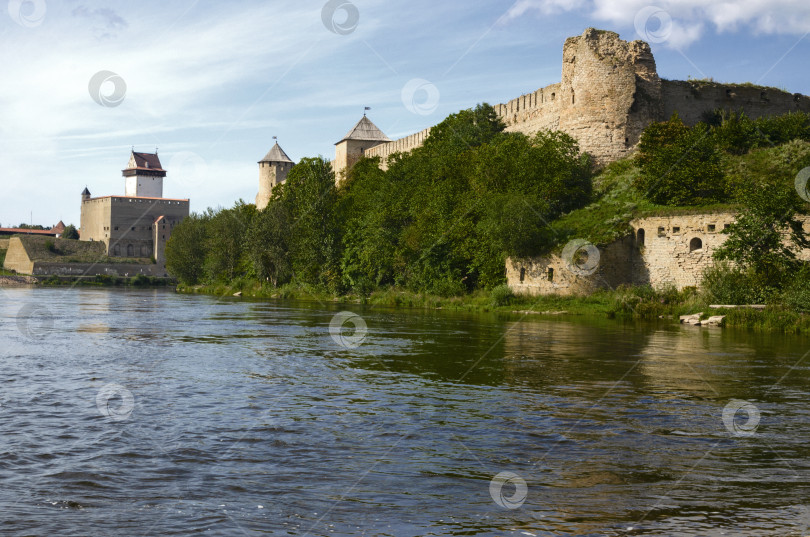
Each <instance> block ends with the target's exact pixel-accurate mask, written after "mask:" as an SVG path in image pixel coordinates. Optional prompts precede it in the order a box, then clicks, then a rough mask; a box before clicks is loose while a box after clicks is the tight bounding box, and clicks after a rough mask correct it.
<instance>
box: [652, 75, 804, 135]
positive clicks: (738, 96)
mask: <svg viewBox="0 0 810 537" xmlns="http://www.w3.org/2000/svg"><path fill="white" fill-rule="evenodd" d="M661 98H662V101H663V118H662V119H668V118H669V117H671V116H672V114H673V113H674V112H678V115H679V116H680V117H681V119H682V120H683V122H684V123H686V124H687V125H694V124H695V123H698V122H699V121H701V120H703V115H704V114H705V113H706V112H712V111H714V110H717V109H723V110H733V111H739V110H743V111H744V112H745V114H746V115H747V116H748V117H751V118H758V117H763V116H775V115H781V114H785V113H787V112H798V111H801V112H810V97H807V96H806V95H801V94H799V93H788V92H785V91H779V90H776V89H768V88H762V87H757V86H752V85H742V84H720V83H715V82H701V81H686V82H684V81H679V80H663V81H662V83H661Z"/></svg>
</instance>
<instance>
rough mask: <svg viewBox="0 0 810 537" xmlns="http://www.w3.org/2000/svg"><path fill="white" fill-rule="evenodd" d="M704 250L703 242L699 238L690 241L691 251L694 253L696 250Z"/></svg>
mask: <svg viewBox="0 0 810 537" xmlns="http://www.w3.org/2000/svg"><path fill="white" fill-rule="evenodd" d="M701 248H703V241H702V240H700V239H699V238H697V237H695V238H694V239H692V240H691V241H689V251H690V252H694V251H695V250H700V249H701Z"/></svg>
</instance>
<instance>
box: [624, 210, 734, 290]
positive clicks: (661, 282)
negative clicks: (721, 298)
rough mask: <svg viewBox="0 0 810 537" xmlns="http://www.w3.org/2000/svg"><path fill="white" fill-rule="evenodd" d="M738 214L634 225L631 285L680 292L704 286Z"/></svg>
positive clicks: (664, 218) (651, 220)
mask: <svg viewBox="0 0 810 537" xmlns="http://www.w3.org/2000/svg"><path fill="white" fill-rule="evenodd" d="M732 223H734V213H729V212H725V213H710V214H693V215H678V216H659V217H650V218H642V219H640V220H636V221H634V222H632V223H631V226H632V227H633V232H634V234H635V244H636V249H635V255H634V260H633V268H634V272H633V274H632V279H631V280H629V281H628V283H634V284H650V285H652V286H653V287H655V288H660V287H663V286H668V285H674V286H675V287H677V288H678V289H683V288H684V287H689V286H695V287H697V286H698V285H700V280H701V277H702V274H703V271H704V270H705V269H706V268H708V267H709V266H710V265H711V264H712V262H713V259H712V255H714V251H715V250H716V249H717V248H718V247H720V246H721V245H722V244H723V243H724V242H725V241H726V235H725V234H723V230H724V229H726V228H727V227H728V226H729V225H731V224H732Z"/></svg>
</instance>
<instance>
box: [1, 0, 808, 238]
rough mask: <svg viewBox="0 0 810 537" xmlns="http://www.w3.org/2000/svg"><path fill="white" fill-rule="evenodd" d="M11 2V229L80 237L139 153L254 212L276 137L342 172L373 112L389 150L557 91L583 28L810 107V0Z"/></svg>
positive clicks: (6, 120) (665, 70) (5, 132)
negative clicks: (566, 47)
mask: <svg viewBox="0 0 810 537" xmlns="http://www.w3.org/2000/svg"><path fill="white" fill-rule="evenodd" d="M4 3H6V2H0V6H2V4H4ZM7 4H8V6H7V9H6V10H0V44H2V46H0V65H2V66H3V75H2V84H0V173H2V190H1V192H2V195H0V224H2V225H3V226H7V225H16V224H19V223H20V222H22V221H25V222H28V221H29V220H30V219H31V214H32V213H33V221H34V223H39V224H43V225H52V224H55V223H56V222H57V221H59V220H60V219H61V220H64V221H65V223H75V224H76V225H78V224H79V206H80V192H81V191H82V189H83V188H84V187H85V185H86V186H87V187H89V189H90V191H91V192H92V194H93V195H94V196H102V195H110V194H118V195H120V194H123V191H124V180H123V178H122V177H121V169H122V168H123V167H124V166H125V165H126V162H127V158H128V155H129V150H130V148H131V147H132V146H135V148H136V150H140V151H152V150H154V149H155V147H158V148H159V154H160V158H161V161H162V163H163V165H164V168H166V169H167V170H168V177H167V180H166V184H165V187H164V195H166V196H167V197H182V198H185V197H188V198H191V204H192V210H194V211H201V210H204V209H205V208H206V207H208V206H213V207H216V206H230V205H232V204H233V203H234V201H236V200H237V199H239V198H243V199H244V200H246V201H249V202H252V201H253V199H254V197H255V195H256V191H257V180H258V169H257V165H256V161H258V160H259V159H260V158H261V157H262V156H263V155H264V154H265V153H266V152H267V150H268V149H269V148H270V147H271V146H272V144H273V140H272V137H273V136H278V137H279V142H280V143H281V145H282V147H283V148H284V150H285V151H286V152H287V154H289V155H290V157H291V158H292V159H293V160H296V161H297V160H299V159H300V158H302V157H307V156H317V155H323V156H325V157H328V158H332V157H333V155H334V145H333V144H334V143H335V142H337V141H338V140H340V139H341V138H342V136H343V135H344V134H345V133H346V131H348V130H349V129H350V128H351V127H352V126H353V125H354V123H355V122H356V121H357V120H358V119H359V118H360V116H361V115H362V113H363V107H364V106H370V107H371V108H372V110H371V111H370V112H369V117H370V118H371V119H372V120H373V121H374V122H375V123H376V124H377V125H378V126H379V127H380V128H381V129H383V131H385V132H386V134H388V136H389V137H391V138H397V137H401V136H405V135H407V134H410V133H413V132H416V131H419V130H422V129H423V128H426V127H428V126H431V125H433V124H435V123H437V122H439V121H441V120H442V119H443V118H444V117H446V116H447V115H448V114H450V113H453V112H456V111H458V110H459V109H462V108H469V107H471V106H474V105H475V104H476V103H479V102H484V101H486V102H489V103H492V104H495V103H498V102H505V101H507V100H509V99H512V98H514V97H517V96H519V95H521V94H524V93H528V92H531V91H534V90H536V89H538V88H540V87H543V86H545V85H547V84H551V83H554V82H558V81H559V79H560V70H561V57H562V45H563V42H564V41H565V38H566V37H569V36H573V35H579V34H581V33H582V31H583V30H584V29H585V28H587V27H589V26H594V27H597V28H601V29H607V30H613V31H616V32H618V33H619V34H620V35H621V36H622V38H623V39H626V40H633V39H640V38H643V39H645V40H647V41H650V42H651V45H652V48H653V52H654V54H655V57H656V61H657V65H658V72H659V74H660V75H661V76H662V77H664V78H670V79H686V78H687V77H689V76H691V77H695V78H702V77H713V78H714V79H715V80H718V81H723V82H735V81H736V82H744V81H750V82H756V83H759V84H763V85H770V86H776V87H781V88H785V89H787V90H788V91H791V92H799V93H804V94H810V75H808V58H810V36H807V32H808V31H810V3H808V2H806V0H802V1H795V0H771V1H761V0H739V1H737V2H710V1H704V0H677V1H674V0H673V1H670V2H648V1H636V0H626V1H618V0H570V1H564V0H517V1H515V0H509V1H500V0H488V1H479V0H467V1H464V2H460V1H447V2H435V1H434V2H428V1H423V0H409V1H407V2H404V1H396V0H331V1H330V2H326V1H325V0H317V1H310V0H298V1H283V0H280V1H274V0H265V1H255V2H250V1H244V2H238V1H237V2H230V3H227V4H225V3H212V2H202V1H194V0H175V1H173V2H171V3H169V2H152V1H141V2H137V3H136V2H109V1H107V2H102V1H81V0H62V1H59V2H57V1H56V0H9V1H8V2H7ZM101 71H108V72H109V73H108V74H107V75H106V76H101V77H100V78H101V79H102V80H106V82H104V83H103V84H102V85H100V86H96V91H95V94H94V95H91V93H92V92H91V90H90V84H91V79H93V78H94V75H96V73H99V72H101ZM124 86H125V89H124ZM413 88H416V91H415V92H414V91H411V90H412V89H413ZM116 92H118V93H116ZM105 99H106V101H105ZM110 100H112V101H113V102H110ZM99 103H100V104H99ZM110 104H114V105H115V106H111V105H110Z"/></svg>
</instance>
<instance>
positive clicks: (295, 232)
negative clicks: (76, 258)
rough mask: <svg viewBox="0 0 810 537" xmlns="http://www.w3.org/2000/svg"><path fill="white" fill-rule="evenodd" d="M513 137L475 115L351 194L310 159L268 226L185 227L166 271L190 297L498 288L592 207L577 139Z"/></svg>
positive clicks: (227, 221)
mask: <svg viewBox="0 0 810 537" xmlns="http://www.w3.org/2000/svg"><path fill="white" fill-rule="evenodd" d="M503 129H504V125H503V124H502V123H501V122H500V120H499V119H498V118H497V115H496V114H495V111H494V110H493V109H492V107H490V106H488V105H480V106H478V107H477V108H475V109H474V110H464V111H462V112H459V113H458V114H454V115H452V116H450V117H448V118H447V119H446V120H445V121H443V122H442V123H441V124H439V125H438V126H436V127H435V128H434V129H433V130H432V131H431V135H430V137H429V138H428V139H427V140H426V142H425V144H424V146H423V147H420V148H418V149H416V150H414V151H412V152H411V153H408V154H398V155H394V156H393V157H392V158H391V160H390V161H389V168H388V170H386V171H383V170H381V169H380V167H379V161H378V160H375V159H363V160H361V161H360V162H359V163H358V164H357V165H355V166H354V167H353V168H352V169H351V170H350V172H349V173H348V175H347V177H346V178H345V180H344V181H343V182H342V183H341V185H340V187H339V188H336V187H335V177H334V173H333V172H332V169H331V165H330V163H329V162H327V161H325V160H324V159H322V158H313V159H303V160H302V161H301V162H300V163H299V164H297V165H296V166H294V167H293V169H292V170H291V172H290V174H289V176H288V177H287V180H286V182H285V183H284V184H283V186H281V187H278V188H276V189H275V190H274V192H273V198H272V199H271V200H270V203H269V204H268V206H267V208H266V209H264V210H263V211H261V212H260V213H255V211H254V212H251V209H250V208H252V206H248V205H244V204H242V203H239V204H237V205H236V206H235V207H234V208H232V209H225V210H220V211H216V212H214V211H209V212H208V213H206V214H204V215H195V216H194V217H192V218H189V219H187V220H186V221H184V222H183V223H181V224H180V225H179V226H178V227H177V228H176V229H175V231H174V232H173V235H172V237H171V239H170V240H169V243H168V245H167V247H166V258H167V266H168V268H169V270H170V271H171V273H172V274H174V275H175V276H176V277H178V278H179V279H180V280H182V281H183V282H185V283H188V284H195V283H213V282H217V281H220V282H229V281H233V280H235V279H238V278H247V279H258V280H259V281H262V282H266V283H268V284H271V285H273V286H279V285H283V284H285V283H288V282H290V281H295V282H298V283H301V284H310V285H317V286H320V287H322V288H325V289H328V290H330V291H332V292H336V293H337V292H345V291H347V290H354V291H358V292H362V293H368V292H370V291H371V290H373V289H375V288H377V287H379V286H386V285H396V286H401V287H405V288H408V289H411V290H413V291H426V292H430V293H435V294H438V295H442V296H449V295H455V294H459V293H463V292H467V291H471V290H474V289H477V288H492V287H495V286H497V285H499V284H502V283H504V261H505V259H506V257H507V256H513V255H518V256H520V255H530V254H533V253H535V252H537V251H538V250H539V249H541V248H543V247H544V246H548V245H549V244H550V243H551V237H550V229H549V227H548V223H549V222H551V221H553V220H554V219H556V218H558V217H559V216H560V215H561V214H563V213H565V212H567V211H570V210H572V209H574V208H577V207H580V206H582V205H583V204H584V203H586V202H587V201H588V200H589V199H590V195H591V164H590V160H589V158H588V157H587V156H584V155H582V154H581V153H580V152H579V148H578V146H577V144H576V142H575V141H574V140H573V138H571V137H570V136H567V135H565V134H562V133H559V132H541V133H538V134H537V135H536V136H534V137H532V138H529V137H527V136H525V135H523V134H517V133H504V132H503Z"/></svg>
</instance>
